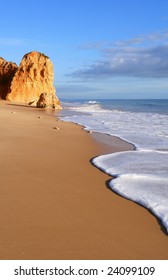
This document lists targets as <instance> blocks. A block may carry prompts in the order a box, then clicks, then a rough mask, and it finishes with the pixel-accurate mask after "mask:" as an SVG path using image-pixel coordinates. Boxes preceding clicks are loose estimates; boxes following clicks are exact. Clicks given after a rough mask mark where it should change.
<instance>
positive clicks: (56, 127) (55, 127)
mask: <svg viewBox="0 0 168 280" xmlns="http://www.w3.org/2000/svg"><path fill="white" fill-rule="evenodd" d="M53 129H56V130H61V128H60V127H58V126H54V127H53Z"/></svg>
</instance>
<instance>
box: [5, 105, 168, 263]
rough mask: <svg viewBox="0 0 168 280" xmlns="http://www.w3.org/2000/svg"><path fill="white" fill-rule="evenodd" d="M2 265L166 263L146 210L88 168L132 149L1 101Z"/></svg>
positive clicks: (163, 241)
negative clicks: (69, 261) (27, 262)
mask: <svg viewBox="0 0 168 280" xmlns="http://www.w3.org/2000/svg"><path fill="white" fill-rule="evenodd" d="M0 130H1V137H0V259H1V260H3V259H6V260H16V259H20V260H24V259H28V260H29V259H30V260H33V259H39V260H42V259H46V260H47V259H60V260H65V259H72V260H73V259H79V260H80V259H88V260H89V259H95V260H97V259H99V260H101V259H112V260H113V259H128V260H129V259H137V260H138V259H168V239H167V235H166V234H165V233H164V231H163V230H162V228H161V226H160V224H159V222H158V221H157V219H156V217H154V216H153V215H152V214H151V213H149V211H148V210H146V209H145V208H143V207H140V206H139V205H137V204H135V203H133V202H131V201H129V200H126V199H124V198H122V197H120V196H118V195H117V194H115V193H113V192H112V191H111V190H109V188H108V180H110V179H111V177H109V176H108V175H106V174H104V173H103V172H101V171H100V170H98V169H97V168H95V167H94V166H93V165H92V164H91V159H92V158H93V157H95V156H97V155H100V154H103V153H108V152H109V151H111V152H112V151H114V152H115V151H120V150H128V149H131V148H132V146H131V145H129V144H127V143H125V142H123V141H120V140H119V139H117V138H112V137H110V144H109V139H106V140H107V141H105V142H106V143H104V144H102V143H101V142H102V139H100V137H101V136H98V135H96V134H94V136H93V135H92V134H90V133H87V132H86V131H84V130H83V129H82V127H81V126H78V125H75V124H72V123H66V122H62V121H59V120H58V119H56V117H54V116H53V115H50V114H47V113H46V112H44V111H43V110H41V109H36V108H31V107H26V106H18V105H14V104H13V105H12V104H10V103H7V102H5V101H0Z"/></svg>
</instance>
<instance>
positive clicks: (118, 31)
mask: <svg viewBox="0 0 168 280" xmlns="http://www.w3.org/2000/svg"><path fill="white" fill-rule="evenodd" d="M0 26H1V32H0V57H3V58H4V59H6V60H8V61H13V62H16V63H17V64H18V65H19V63H20V61H21V60H22V57H23V56H24V54H26V53H28V52H30V51H39V52H42V53H45V54H46V55H47V56H49V57H50V59H51V61H52V62H53V65H54V76H55V79H54V85H55V86H56V89H57V95H58V97H59V99H60V100H61V99H72V98H89V99H94V98H95V99H96V98H115V99H116V98H117V99H128V98H135V99H140V98H153V99H154V98H168V1H167V0H29V1H23V0H15V1H13V0H8V1H2V3H1V17H0Z"/></svg>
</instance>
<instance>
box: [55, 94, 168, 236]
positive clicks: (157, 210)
mask: <svg viewBox="0 0 168 280" xmlns="http://www.w3.org/2000/svg"><path fill="white" fill-rule="evenodd" d="M62 105H63V107H64V108H65V109H66V111H65V112H66V114H65V113H62V115H60V117H61V119H63V120H64V121H68V122H74V123H78V124H81V125H83V126H84V127H85V129H87V130H90V131H93V132H99V133H105V134H108V135H113V136H117V137H119V138H121V139H123V140H125V141H127V142H129V143H132V144H133V145H134V146H135V149H134V150H132V151H126V152H117V153H113V154H106V155H101V156H98V157H96V158H94V159H93V164H94V165H95V166H96V167H98V168H99V169H101V170H103V171H104V172H106V173H107V174H109V175H111V176H114V177H115V178H114V179H112V180H111V181H110V183H109V186H110V188H111V189H112V190H113V191H115V192H117V193H118V194H120V195H121V196H123V197H125V198H127V199H130V200H132V201H135V202H137V203H138V204H140V205H142V206H144V207H146V208H147V209H149V210H150V211H151V212H152V213H153V214H154V215H155V216H156V217H157V218H159V219H160V221H161V223H162V225H163V226H164V228H165V229H166V231H167V232H168V100H167V99H166V100H165V99H162V100H161V99H155V100H154V99H144V100H128V99H127V100H116V99H115V100H114V99H113V100H112V99H106V100H105V99H95V100H79V99H76V100H73V101H72V100H71V101H70V100H64V101H63V102H62ZM63 112H64V110H63Z"/></svg>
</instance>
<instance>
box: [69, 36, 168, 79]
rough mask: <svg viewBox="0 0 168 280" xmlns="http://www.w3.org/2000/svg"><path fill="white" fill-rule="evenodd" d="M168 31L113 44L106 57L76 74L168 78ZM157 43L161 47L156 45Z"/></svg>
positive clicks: (92, 76) (78, 75)
mask: <svg viewBox="0 0 168 280" xmlns="http://www.w3.org/2000/svg"><path fill="white" fill-rule="evenodd" d="M167 39H168V31H162V32H156V33H152V34H148V35H144V36H140V37H137V38H132V39H129V40H123V41H120V42H115V44H113V45H112V44H111V46H110V47H108V48H107V47H106V48H104V49H102V50H101V55H102V58H101V59H100V60H97V61H94V62H93V63H92V64H90V65H88V67H85V68H82V69H79V70H77V71H75V72H73V73H72V76H73V77H78V78H92V79H93V78H111V77H119V76H124V77H139V78H167V77H168V42H167ZM156 43H157V44H156Z"/></svg>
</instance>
